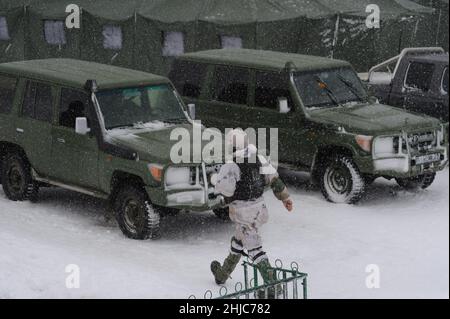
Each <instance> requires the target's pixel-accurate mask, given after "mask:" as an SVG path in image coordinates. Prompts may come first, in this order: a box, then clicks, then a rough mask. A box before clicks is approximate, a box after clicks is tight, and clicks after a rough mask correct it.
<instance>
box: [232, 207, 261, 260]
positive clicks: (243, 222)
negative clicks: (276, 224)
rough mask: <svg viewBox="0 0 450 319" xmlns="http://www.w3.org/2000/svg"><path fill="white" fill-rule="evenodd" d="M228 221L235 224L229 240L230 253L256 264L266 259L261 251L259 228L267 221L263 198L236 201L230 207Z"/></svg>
mask: <svg viewBox="0 0 450 319" xmlns="http://www.w3.org/2000/svg"><path fill="white" fill-rule="evenodd" d="M230 219H231V220H232V221H233V222H234V223H235V224H236V230H235V234H234V237H233V238H232V240H231V253H233V254H245V252H244V250H246V251H247V254H248V256H249V257H250V259H251V260H252V261H253V262H254V263H255V264H258V263H259V262H261V261H262V260H264V259H267V256H266V253H265V252H264V251H263V250H262V239H261V235H260V234H259V228H260V227H261V226H262V225H264V224H265V223H267V221H268V220H269V212H268V210H267V207H266V204H265V202H264V199H263V198H259V199H257V200H253V201H236V202H233V203H232V204H231V205H230Z"/></svg>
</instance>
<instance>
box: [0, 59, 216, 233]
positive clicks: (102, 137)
mask: <svg viewBox="0 0 450 319" xmlns="http://www.w3.org/2000/svg"><path fill="white" fill-rule="evenodd" d="M183 127H184V128H186V130H191V129H192V127H193V126H192V123H191V119H190V118H189V116H188V114H187V113H186V110H185V107H184V105H183V102H182V101H181V98H180V97H179V96H178V94H177V92H176V90H175V89H174V88H173V86H172V84H171V83H170V81H169V80H168V79H166V78H164V77H160V76H156V75H152V74H148V73H144V72H139V71H133V70H128V69H124V68H118V67H113V66H109V65H102V64H97V63H91V62H84V61H78V60H71V59H47V60H33V61H23V62H12V63H4V64H0V160H1V161H0V163H1V165H0V166H1V167H0V168H1V183H2V184H3V190H4V192H5V194H6V196H7V197H8V198H9V199H11V200H14V201H18V200H19V201H20V200H26V199H30V200H34V199H36V196H37V193H38V189H39V187H43V186H59V187H63V188H66V189H70V190H74V191H77V192H81V193H85V194H89V195H92V196H96V197H100V198H105V199H109V200H110V201H111V203H112V206H113V208H114V211H115V213H116V216H117V221H118V223H119V225H120V228H121V230H122V231H123V232H124V234H125V235H127V236H128V237H130V238H134V239H145V238H148V237H152V238H155V237H157V236H158V233H159V221H160V215H161V214H164V213H173V212H175V211H177V210H180V209H189V210H208V209H214V208H215V207H216V206H218V203H217V202H216V201H217V200H216V199H210V192H211V191H212V190H211V188H210V187H209V186H208V175H209V174H211V173H212V170H211V168H210V167H207V166H206V165H205V164H190V165H189V164H185V165H175V164H173V163H172V161H171V157H170V151H171V142H170V133H171V131H172V129H174V128H183Z"/></svg>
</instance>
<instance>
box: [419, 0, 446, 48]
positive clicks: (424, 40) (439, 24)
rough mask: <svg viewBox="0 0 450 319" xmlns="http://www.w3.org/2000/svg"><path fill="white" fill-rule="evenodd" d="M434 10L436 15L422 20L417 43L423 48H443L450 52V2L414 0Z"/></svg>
mask: <svg viewBox="0 0 450 319" xmlns="http://www.w3.org/2000/svg"><path fill="white" fill-rule="evenodd" d="M414 1H415V2H417V3H418V4H421V5H424V6H429V7H431V8H434V9H435V10H434V13H433V14H431V15H426V16H424V17H422V19H421V20H420V24H419V26H418V28H417V32H418V39H417V41H416V43H417V44H418V45H422V46H441V47H444V49H445V50H446V51H448V23H449V21H448V15H449V0H414Z"/></svg>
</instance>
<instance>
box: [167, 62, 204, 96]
mask: <svg viewBox="0 0 450 319" xmlns="http://www.w3.org/2000/svg"><path fill="white" fill-rule="evenodd" d="M206 72H207V65H206V64H203V63H194V62H186V61H175V62H174V65H173V68H172V71H171V72H170V74H169V78H170V80H171V81H172V82H173V84H174V85H175V87H176V89H177V91H178V92H179V93H180V94H181V95H182V96H186V97H190V98H199V97H200V94H201V93H202V88H201V85H202V83H203V81H204V79H205V76H206Z"/></svg>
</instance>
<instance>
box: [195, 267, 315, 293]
mask: <svg viewBox="0 0 450 319" xmlns="http://www.w3.org/2000/svg"><path fill="white" fill-rule="evenodd" d="M242 266H243V268H244V284H242V283H241V282H238V283H236V285H235V286H234V292H229V291H228V289H227V288H226V287H225V286H222V287H221V288H220V290H219V297H216V298H214V299H307V298H308V274H307V273H303V272H300V271H299V266H298V264H297V263H296V262H292V263H291V265H290V268H291V269H285V268H283V263H282V262H281V260H279V259H278V260H276V261H275V267H272V268H269V270H270V271H273V273H274V276H273V277H274V280H272V281H271V282H270V283H264V280H263V279H262V277H261V275H260V274H259V271H258V268H257V267H256V266H255V265H253V264H252V263H250V262H248V261H244V262H243V264H242ZM190 298H195V296H191V297H190ZM204 298H205V299H213V293H212V291H211V290H208V291H206V293H205V295H204Z"/></svg>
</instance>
